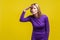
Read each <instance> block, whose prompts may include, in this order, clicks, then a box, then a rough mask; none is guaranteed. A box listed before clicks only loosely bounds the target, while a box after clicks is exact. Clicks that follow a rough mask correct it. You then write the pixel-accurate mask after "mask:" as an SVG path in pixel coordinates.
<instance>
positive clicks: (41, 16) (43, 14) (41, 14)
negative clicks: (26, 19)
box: [33, 14, 44, 19]
mask: <svg viewBox="0 0 60 40" xmlns="http://www.w3.org/2000/svg"><path fill="white" fill-rule="evenodd" d="M43 15H44V14H41V16H40V17H39V18H36V17H35V16H34V15H33V17H34V18H36V19H40V18H41V17H42V16H43Z"/></svg>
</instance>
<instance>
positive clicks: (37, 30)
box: [20, 3, 49, 40]
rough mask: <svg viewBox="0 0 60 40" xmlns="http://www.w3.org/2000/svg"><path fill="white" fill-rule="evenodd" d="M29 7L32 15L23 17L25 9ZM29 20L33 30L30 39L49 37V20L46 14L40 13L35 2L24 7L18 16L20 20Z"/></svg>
mask: <svg viewBox="0 0 60 40" xmlns="http://www.w3.org/2000/svg"><path fill="white" fill-rule="evenodd" d="M29 8H30V12H31V13H32V14H33V15H30V16H28V17H26V18H24V15H25V13H26V10H28V9H29ZM27 21H29V22H31V23H32V26H33V32H32V37H31V40H48V37H49V20H48V16H46V15H45V14H42V13H41V11H40V7H39V5H38V4H37V3H33V4H31V6H30V7H28V8H25V9H24V10H23V12H22V15H21V17H20V22H27Z"/></svg>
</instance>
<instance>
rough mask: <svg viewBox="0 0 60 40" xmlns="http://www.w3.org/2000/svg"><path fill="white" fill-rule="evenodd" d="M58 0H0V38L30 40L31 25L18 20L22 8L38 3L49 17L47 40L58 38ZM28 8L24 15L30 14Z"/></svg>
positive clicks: (0, 39)
mask: <svg viewBox="0 0 60 40" xmlns="http://www.w3.org/2000/svg"><path fill="white" fill-rule="evenodd" d="M59 2H60V1H59V0H0V40H30V39H31V33H32V30H33V29H32V28H33V27H32V25H31V23H30V22H19V18H20V15H21V13H22V11H23V9H24V8H26V7H29V6H30V5H31V4H32V3H38V4H39V6H40V8H41V12H42V13H44V14H46V15H47V16H48V17H49V23H50V36H49V40H60V25H59V24H60V9H59V7H60V6H59V5H60V4H59ZM30 14H31V13H30V12H29V10H28V11H27V13H26V14H25V17H27V16H28V15H30Z"/></svg>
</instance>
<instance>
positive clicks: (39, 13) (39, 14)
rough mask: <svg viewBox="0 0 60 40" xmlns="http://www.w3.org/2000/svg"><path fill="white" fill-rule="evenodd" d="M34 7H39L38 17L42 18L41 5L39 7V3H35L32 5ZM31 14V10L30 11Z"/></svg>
mask: <svg viewBox="0 0 60 40" xmlns="http://www.w3.org/2000/svg"><path fill="white" fill-rule="evenodd" d="M32 5H35V6H36V7H37V9H38V12H37V14H38V17H40V16H41V10H40V7H39V5H38V4H37V3H33V4H31V6H32ZM30 12H31V9H30Z"/></svg>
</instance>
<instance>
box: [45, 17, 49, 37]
mask: <svg viewBox="0 0 60 40" xmlns="http://www.w3.org/2000/svg"><path fill="white" fill-rule="evenodd" d="M45 31H46V37H49V20H48V16H46V17H45Z"/></svg>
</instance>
